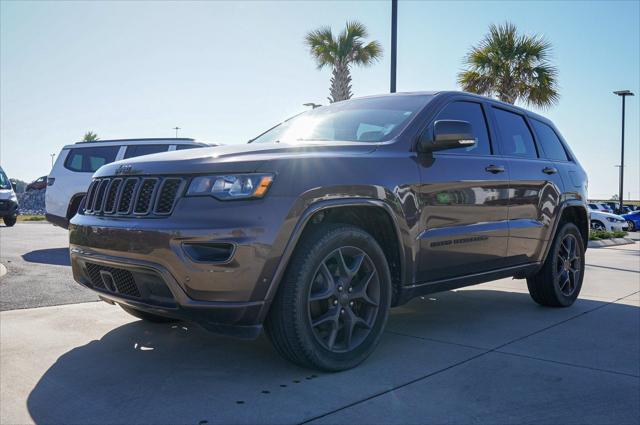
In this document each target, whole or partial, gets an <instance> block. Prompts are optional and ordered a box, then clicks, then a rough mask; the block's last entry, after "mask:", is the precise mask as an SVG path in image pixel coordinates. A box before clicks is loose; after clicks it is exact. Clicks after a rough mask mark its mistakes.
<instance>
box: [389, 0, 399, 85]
mask: <svg viewBox="0 0 640 425" xmlns="http://www.w3.org/2000/svg"><path fill="white" fill-rule="evenodd" d="M397 56H398V0H391V82H390V84H389V86H390V87H389V91H390V92H391V93H395V92H396V58H397Z"/></svg>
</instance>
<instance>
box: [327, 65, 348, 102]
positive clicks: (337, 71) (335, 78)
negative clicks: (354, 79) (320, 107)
mask: <svg viewBox="0 0 640 425" xmlns="http://www.w3.org/2000/svg"><path fill="white" fill-rule="evenodd" d="M329 92H330V94H331V95H330V96H329V97H328V99H329V102H331V103H333V102H340V101H341V100H347V99H351V96H352V93H351V72H350V71H349V65H348V64H346V63H344V62H338V63H336V64H335V65H334V67H333V72H332V73H331V88H330V90H329Z"/></svg>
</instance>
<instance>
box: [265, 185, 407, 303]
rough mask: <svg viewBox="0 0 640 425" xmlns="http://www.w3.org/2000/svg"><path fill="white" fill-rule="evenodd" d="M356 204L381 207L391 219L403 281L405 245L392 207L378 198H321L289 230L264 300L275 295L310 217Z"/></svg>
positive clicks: (268, 300) (404, 274)
mask: <svg viewBox="0 0 640 425" xmlns="http://www.w3.org/2000/svg"><path fill="white" fill-rule="evenodd" d="M356 206H365V207H375V208H382V209H383V210H384V211H385V213H386V214H387V215H388V216H389V218H390V219H391V222H392V223H393V226H394V231H395V234H396V238H397V239H398V246H399V248H400V276H401V281H402V282H404V279H405V276H406V261H405V246H404V244H403V241H402V236H401V235H402V233H401V230H400V225H399V223H398V219H397V216H396V214H395V213H394V211H393V209H392V207H391V206H390V205H389V204H387V203H386V202H383V201H381V200H378V199H368V198H339V199H330V200H322V201H318V202H315V203H313V204H311V205H310V206H308V207H307V209H306V210H305V211H304V213H302V214H301V216H300V218H299V219H298V222H297V223H296V225H295V227H294V229H293V231H292V232H291V236H290V237H289V240H288V242H287V244H286V246H285V249H284V252H283V253H282V256H281V258H280V262H279V263H278V266H277V267H276V271H275V273H274V274H273V277H272V278H271V282H270V283H269V289H268V290H267V293H266V296H265V301H267V302H270V301H271V300H273V298H274V297H275V295H276V293H277V291H278V287H279V286H280V281H281V280H282V277H283V276H284V272H285V271H286V269H287V267H288V265H289V261H290V260H291V257H292V255H293V252H294V250H295V248H296V246H297V245H298V241H299V240H300V237H301V236H302V233H303V231H304V229H305V228H306V226H307V224H308V223H309V220H310V219H311V217H313V215H314V214H316V213H318V212H319V211H322V210H326V209H330V208H342V207H356Z"/></svg>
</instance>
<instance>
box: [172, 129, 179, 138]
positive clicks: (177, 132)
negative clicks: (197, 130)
mask: <svg viewBox="0 0 640 425" xmlns="http://www.w3.org/2000/svg"><path fill="white" fill-rule="evenodd" d="M173 129H174V130H175V131H176V139H177V138H178V130H180V127H178V126H175V127H173Z"/></svg>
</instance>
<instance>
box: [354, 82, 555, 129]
mask: <svg viewBox="0 0 640 425" xmlns="http://www.w3.org/2000/svg"><path fill="white" fill-rule="evenodd" d="M387 96H438V97H444V96H451V97H453V96H465V97H471V98H476V99H478V100H482V101H487V102H491V103H493V104H495V105H496V106H502V107H504V108H507V109H515V110H517V111H519V112H520V113H522V114H524V115H527V116H528V117H531V118H535V119H537V120H539V121H542V122H544V123H547V124H550V125H552V126H553V127H555V125H554V124H553V122H552V121H551V120H550V119H548V118H546V117H544V116H542V115H539V114H536V113H535V112H531V111H530V110H528V109H525V108H523V107H521V106H517V105H512V104H510V103H507V102H503V101H501V100H498V99H494V98H492V97H488V96H481V95H479V94H475V93H469V92H464V91H458V90H427V91H410V92H398V93H387V94H378V95H372V96H364V97H363V98H374V97H387Z"/></svg>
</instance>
